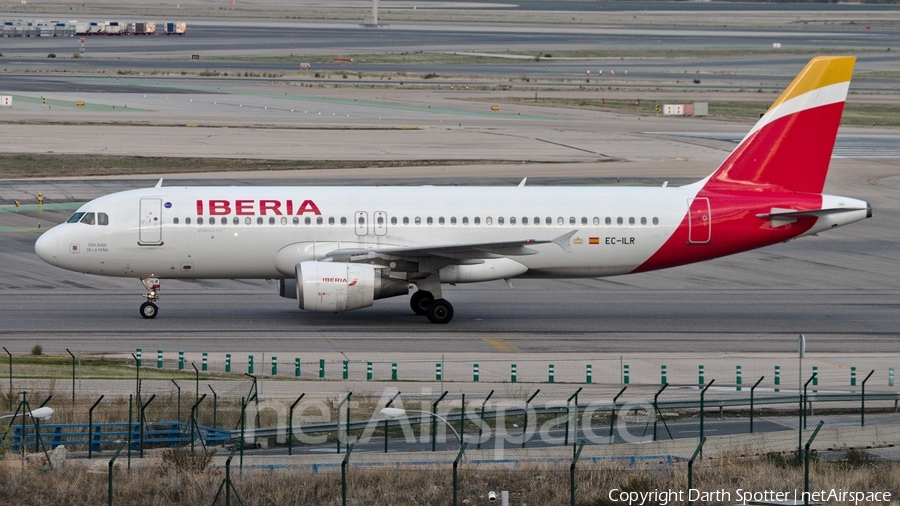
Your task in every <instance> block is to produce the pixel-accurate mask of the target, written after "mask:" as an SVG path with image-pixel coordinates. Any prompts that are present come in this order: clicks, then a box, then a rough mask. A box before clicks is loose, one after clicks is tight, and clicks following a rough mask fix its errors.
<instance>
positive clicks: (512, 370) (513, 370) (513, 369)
mask: <svg viewBox="0 0 900 506" xmlns="http://www.w3.org/2000/svg"><path fill="white" fill-rule="evenodd" d="M509 381H510V382H512V383H515V382H516V364H510V365H509Z"/></svg>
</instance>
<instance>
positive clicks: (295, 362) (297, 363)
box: [294, 357, 300, 378]
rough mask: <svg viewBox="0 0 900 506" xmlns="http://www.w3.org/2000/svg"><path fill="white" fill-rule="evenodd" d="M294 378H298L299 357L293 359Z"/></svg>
mask: <svg viewBox="0 0 900 506" xmlns="http://www.w3.org/2000/svg"><path fill="white" fill-rule="evenodd" d="M294 376H295V377H297V378H299V377H300V357H297V358H295V359H294Z"/></svg>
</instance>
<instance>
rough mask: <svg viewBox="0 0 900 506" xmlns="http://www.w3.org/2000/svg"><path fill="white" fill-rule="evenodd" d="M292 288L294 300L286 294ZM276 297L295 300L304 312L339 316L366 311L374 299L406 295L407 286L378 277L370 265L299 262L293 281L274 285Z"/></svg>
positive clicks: (401, 282) (404, 283)
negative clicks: (332, 313) (333, 313)
mask: <svg viewBox="0 0 900 506" xmlns="http://www.w3.org/2000/svg"><path fill="white" fill-rule="evenodd" d="M291 285H293V288H294V296H293V297H292V296H291V295H289V294H288V291H289V289H290V288H291ZM278 289H279V295H281V296H282V297H290V298H297V299H298V303H299V306H300V309H304V310H306V311H327V312H339V311H350V310H353V309H360V308H364V307H369V306H371V305H372V302H373V301H374V300H376V299H384V298H387V297H395V296H398V295H406V294H408V293H409V283H407V282H406V281H399V280H394V279H390V278H386V277H384V276H382V275H381V274H380V273H377V272H375V268H374V267H373V266H371V265H364V264H351V263H342V262H313V261H309V262H300V263H299V264H297V265H296V278H295V279H286V280H282V281H281V282H279V284H278Z"/></svg>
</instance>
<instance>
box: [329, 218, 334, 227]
mask: <svg viewBox="0 0 900 506" xmlns="http://www.w3.org/2000/svg"><path fill="white" fill-rule="evenodd" d="M328 224H329V225H334V217H333V216H330V217H329V218H328Z"/></svg>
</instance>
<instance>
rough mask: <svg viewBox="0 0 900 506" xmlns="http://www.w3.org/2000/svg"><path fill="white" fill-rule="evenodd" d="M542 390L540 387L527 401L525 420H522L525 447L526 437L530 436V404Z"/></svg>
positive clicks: (523, 444) (523, 446) (523, 445)
mask: <svg viewBox="0 0 900 506" xmlns="http://www.w3.org/2000/svg"><path fill="white" fill-rule="evenodd" d="M540 392H541V389H540V388H538V389H537V390H535V391H534V393H533V394H531V397H529V398H528V400H526V401H525V421H524V422H522V448H525V438H526V437H527V436H528V405H529V404H531V401H533V400H534V398H535V397H537V394H539V393H540Z"/></svg>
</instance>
